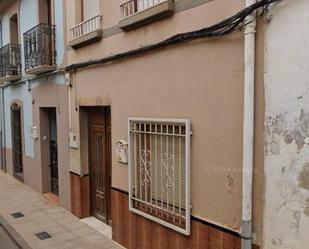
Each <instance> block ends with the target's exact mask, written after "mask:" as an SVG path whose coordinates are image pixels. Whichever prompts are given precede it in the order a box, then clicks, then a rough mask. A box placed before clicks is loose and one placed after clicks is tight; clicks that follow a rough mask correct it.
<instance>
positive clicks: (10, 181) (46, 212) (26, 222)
mask: <svg viewBox="0 0 309 249" xmlns="http://www.w3.org/2000/svg"><path fill="white" fill-rule="evenodd" d="M17 212H21V213H22V214H23V215H24V217H21V218H17V219H14V218H13V217H12V216H11V214H13V213H17ZM0 215H1V216H2V217H3V218H4V219H5V220H6V221H7V222H8V223H9V224H10V225H11V226H12V227H13V229H15V230H16V232H17V233H18V234H19V235H20V236H21V237H22V238H23V239H24V240H25V241H26V242H27V243H28V245H29V246H30V247H31V248H33V249H73V248H74V249H121V248H122V247H120V246H118V245H117V244H115V243H114V242H113V241H112V240H110V239H109V238H108V237H106V236H104V235H103V234H101V233H100V232H98V231H97V230H94V229H93V228H91V227H90V226H88V225H87V224H85V223H83V222H81V221H80V220H79V219H78V218H76V217H75V216H73V215H72V214H71V213H69V212H68V211H66V210H65V209H63V208H61V207H58V206H55V205H53V204H52V203H50V202H49V201H47V200H46V199H45V198H44V197H42V196H41V195H40V194H39V193H37V192H35V191H34V190H32V189H31V188H29V187H27V186H26V185H24V184H22V183H20V182H18V181H17V180H15V179H14V178H12V177H11V176H9V175H7V174H4V173H3V172H1V171H0ZM41 232H47V233H48V234H50V235H51V238H49V239H46V240H40V239H39V238H38V237H37V236H36V235H35V234H38V233H41ZM7 239H8V237H7V236H5V234H3V233H1V232H0V249H11V248H12V249H15V247H3V246H2V244H4V243H9V242H8V240H7Z"/></svg>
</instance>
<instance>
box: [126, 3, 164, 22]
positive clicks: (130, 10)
mask: <svg viewBox="0 0 309 249" xmlns="http://www.w3.org/2000/svg"><path fill="white" fill-rule="evenodd" d="M166 1H167V0H129V1H126V2H124V3H122V4H121V5H120V11H121V17H122V18H126V17H129V16H131V15H133V14H135V13H137V12H140V11H143V10H146V9H149V8H151V7H153V6H155V5H157V4H160V3H163V2H166Z"/></svg>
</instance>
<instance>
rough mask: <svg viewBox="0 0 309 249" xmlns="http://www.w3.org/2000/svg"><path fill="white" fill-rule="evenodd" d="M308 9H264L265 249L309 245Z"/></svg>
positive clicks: (299, 5)
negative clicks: (265, 16)
mask: <svg viewBox="0 0 309 249" xmlns="http://www.w3.org/2000/svg"><path fill="white" fill-rule="evenodd" d="M308 10H309V1H307V0H298V1H293V0H285V1H283V2H282V3H281V4H279V5H278V6H277V7H276V8H274V9H273V10H272V11H271V12H270V13H269V14H268V17H269V24H268V25H267V26H266V43H265V46H266V54H265V85H266V88H265V95H266V127H265V132H266V134H265V147H266V150H265V175H266V193H265V195H266V196H265V211H264V213H265V215H264V249H304V248H307V247H308V245H309V237H308V231H309V95H308V93H309V90H308V89H309V74H308V72H309V56H308V55H309V29H308V22H309V11H308Z"/></svg>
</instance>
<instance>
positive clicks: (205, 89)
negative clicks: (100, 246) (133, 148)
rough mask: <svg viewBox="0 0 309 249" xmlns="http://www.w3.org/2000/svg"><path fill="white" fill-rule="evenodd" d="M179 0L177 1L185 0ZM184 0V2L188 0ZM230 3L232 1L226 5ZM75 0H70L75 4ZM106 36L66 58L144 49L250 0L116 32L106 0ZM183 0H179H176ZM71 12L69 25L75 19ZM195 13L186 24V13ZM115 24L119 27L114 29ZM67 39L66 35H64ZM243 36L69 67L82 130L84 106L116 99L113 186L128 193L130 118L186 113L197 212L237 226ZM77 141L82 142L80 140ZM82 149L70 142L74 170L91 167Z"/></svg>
mask: <svg viewBox="0 0 309 249" xmlns="http://www.w3.org/2000/svg"><path fill="white" fill-rule="evenodd" d="M179 2H180V1H179ZM182 2H184V1H182ZM227 2H228V3H227ZM74 3H75V1H73V0H70V1H67V6H71V7H70V8H74ZM100 3H101V9H100V10H101V13H100V14H102V16H103V21H102V26H103V39H102V40H101V41H99V42H96V43H94V44H92V45H88V46H85V47H83V48H79V49H74V50H73V49H72V48H70V47H68V48H67V53H68V65H70V64H74V63H78V62H86V61H88V60H93V59H98V58H103V57H106V56H109V55H113V54H117V53H120V52H124V51H128V50H130V49H134V48H138V47H142V46H144V45H148V44H151V43H155V42H158V41H161V40H162V39H165V38H167V37H169V36H171V35H174V34H176V33H180V32H185V31H192V30H197V29H200V28H204V27H207V26H210V25H211V24H214V23H216V22H218V21H221V20H222V19H224V18H226V17H229V16H231V15H232V14H234V13H236V12H237V11H239V10H241V9H242V8H243V7H244V1H232V2H231V1H224V0H217V1H200V3H199V4H197V6H195V7H192V8H189V7H188V9H184V10H181V11H179V12H176V13H175V14H174V15H173V16H171V17H167V18H165V19H162V20H159V21H157V22H154V23H151V24H148V25H145V26H143V27H140V28H138V29H134V30H131V31H129V32H122V31H119V30H118V31H117V24H118V22H119V18H120V14H119V3H118V2H117V1H105V0H103V1H100ZM176 5H177V1H176ZM75 20H76V19H75V15H74V12H73V11H67V27H68V28H70V27H72V26H74V25H75ZM188 20H190V22H189V21H188ZM263 23H264V22H263V20H261V21H259V24H258V29H259V32H258V39H257V40H258V42H257V59H256V61H257V66H256V69H257V77H256V79H257V84H256V85H257V87H256V90H257V96H256V97H257V98H256V104H257V105H256V110H257V113H256V124H257V125H256V143H255V154H256V156H255V174H254V205H253V207H254V222H253V223H254V233H255V241H254V242H255V243H257V244H258V245H260V244H261V233H262V210H263V193H264V188H263V123H264V109H263V106H264V86H263V77H262V72H263V52H264V45H263V39H264V37H263V32H264V28H263ZM113 32H114V33H113ZM67 38H68V39H70V37H69V34H68V37H67ZM243 51H244V36H243V33H242V32H236V33H235V34H233V35H230V36H226V37H220V38H217V39H211V40H198V41H195V42H190V43H184V44H181V45H177V46H173V47H168V48H165V49H159V50H156V51H154V52H151V53H147V54H143V55H140V56H136V57H133V58H128V59H124V60H121V61H118V62H115V63H111V64H107V65H98V66H94V67H88V68H83V69H79V70H77V71H72V72H71V84H72V86H71V88H70V106H71V108H70V115H71V116H70V118H71V122H70V124H71V125H70V131H71V132H73V133H74V134H80V133H81V135H82V134H83V132H85V131H84V130H82V128H80V118H81V117H80V116H81V114H80V107H82V106H111V113H112V114H111V118H112V187H114V188H117V189H121V190H124V191H128V166H127V165H124V164H121V163H118V161H117V160H116V155H115V143H116V141H117V140H120V139H123V140H126V141H127V139H128V135H127V133H128V127H127V120H128V117H147V118H149V117H151V118H188V119H190V120H191V122H192V130H193V135H192V140H191V141H192V150H191V188H192V192H191V195H192V215H193V216H195V217H198V218H200V219H202V220H205V221H208V222H210V223H214V224H217V225H219V226H222V227H226V228H228V229H230V230H233V231H238V232H239V231H240V225H241V203H242V131H243V129H242V122H243V84H244V83H243V82H244V79H243V72H244V60H243V57H244V52H243ZM81 144H83V140H82V138H81ZM83 155H84V152H83V148H82V146H81V149H73V148H71V149H70V158H71V160H70V169H71V171H72V172H75V173H77V174H81V175H83V174H87V173H88V168H87V166H88V165H87V163H86V162H85V160H84V159H83V158H84V156H83Z"/></svg>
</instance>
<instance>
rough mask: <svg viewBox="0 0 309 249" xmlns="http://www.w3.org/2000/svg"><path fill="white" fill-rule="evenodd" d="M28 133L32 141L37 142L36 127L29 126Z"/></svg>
mask: <svg viewBox="0 0 309 249" xmlns="http://www.w3.org/2000/svg"><path fill="white" fill-rule="evenodd" d="M29 133H30V137H31V138H32V139H33V140H37V139H38V138H39V134H38V127H36V126H30V129H29Z"/></svg>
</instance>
